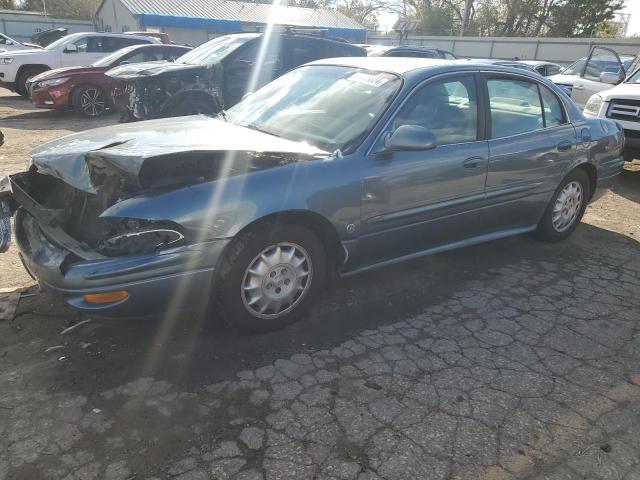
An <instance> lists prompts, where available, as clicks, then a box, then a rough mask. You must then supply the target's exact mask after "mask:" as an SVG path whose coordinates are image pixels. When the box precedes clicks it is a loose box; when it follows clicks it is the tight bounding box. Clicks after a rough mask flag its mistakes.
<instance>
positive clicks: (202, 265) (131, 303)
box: [15, 209, 228, 317]
mask: <svg viewBox="0 0 640 480" xmlns="http://www.w3.org/2000/svg"><path fill="white" fill-rule="evenodd" d="M15 232H16V244H17V247H18V250H19V252H20V256H21V258H22V261H23V263H24V265H25V268H26V269H27V271H28V272H29V273H30V274H31V275H32V276H33V277H35V278H36V279H38V281H39V282H40V284H41V286H42V287H43V288H45V289H46V290H48V291H50V292H52V293H53V294H54V295H56V296H58V297H61V298H62V299H64V301H66V302H67V303H68V304H70V305H71V306H73V307H75V308H77V309H80V310H85V311H91V312H94V313H96V314H99V315H100V316H105V317H116V316H117V317H122V316H136V317H137V316H147V315H158V314H161V313H165V312H168V311H172V310H180V309H183V308H185V307H187V306H188V307H190V308H199V307H202V308H204V307H206V305H207V304H208V302H209V298H210V292H211V289H212V288H213V277H214V275H213V274H214V269H215V264H216V262H217V260H218V258H219V256H220V255H221V254H222V252H223V250H224V248H225V247H226V245H227V243H228V240H217V241H210V242H203V243H199V244H195V245H188V246H183V247H177V248H173V249H166V250H162V251H160V252H155V253H152V254H145V255H131V256H126V257H115V258H105V259H100V260H80V261H78V260H77V258H76V257H74V256H73V255H72V254H71V252H69V251H68V250H66V249H64V248H63V247H61V246H59V245H56V243H55V240H53V239H50V238H48V237H47V236H46V235H45V234H44V233H43V232H42V230H41V229H40V228H39V225H38V223H37V221H36V219H35V218H34V217H32V216H31V215H30V214H29V213H28V212H26V211H25V210H24V209H19V210H18V212H17V214H16V220H15ZM121 290H124V291H126V292H127V293H128V294H129V296H128V297H127V298H126V299H124V300H119V301H117V302H113V303H108V304H95V303H89V302H87V301H85V299H84V295H86V294H91V293H106V292H114V291H121Z"/></svg>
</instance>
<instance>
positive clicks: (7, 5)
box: [0, 0, 16, 10]
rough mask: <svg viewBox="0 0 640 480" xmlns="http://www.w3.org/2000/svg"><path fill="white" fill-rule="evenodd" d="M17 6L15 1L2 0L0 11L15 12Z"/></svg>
mask: <svg viewBox="0 0 640 480" xmlns="http://www.w3.org/2000/svg"><path fill="white" fill-rule="evenodd" d="M15 8H16V5H15V3H13V0H0V9H3V10H15Z"/></svg>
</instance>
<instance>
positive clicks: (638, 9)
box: [620, 0, 640, 35]
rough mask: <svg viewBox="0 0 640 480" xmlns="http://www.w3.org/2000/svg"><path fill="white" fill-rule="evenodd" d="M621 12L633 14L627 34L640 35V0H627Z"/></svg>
mask: <svg viewBox="0 0 640 480" xmlns="http://www.w3.org/2000/svg"><path fill="white" fill-rule="evenodd" d="M620 12H621V13H630V14H631V19H630V21H629V29H628V30H627V35H634V34H635V35H640V0H627V1H626V6H625V7H624V8H623V9H622V10H620Z"/></svg>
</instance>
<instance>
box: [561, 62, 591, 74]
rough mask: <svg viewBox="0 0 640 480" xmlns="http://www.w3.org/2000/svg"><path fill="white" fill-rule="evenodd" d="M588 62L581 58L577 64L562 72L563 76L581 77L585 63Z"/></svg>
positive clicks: (574, 63)
mask: <svg viewBox="0 0 640 480" xmlns="http://www.w3.org/2000/svg"><path fill="white" fill-rule="evenodd" d="M586 61H587V59H586V58H581V59H580V60H578V61H577V62H573V63H572V64H571V65H569V66H568V67H567V68H565V69H564V70H563V71H562V73H561V75H580V74H581V73H582V70H584V62H586Z"/></svg>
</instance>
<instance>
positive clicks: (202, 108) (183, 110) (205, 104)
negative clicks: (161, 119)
mask: <svg viewBox="0 0 640 480" xmlns="http://www.w3.org/2000/svg"><path fill="white" fill-rule="evenodd" d="M219 111H220V106H219V105H218V103H217V102H215V101H214V100H212V99H210V98H204V97H186V98H184V99H180V100H178V101H177V102H176V103H174V104H173V106H172V107H171V108H168V109H167V110H166V112H165V115H164V116H166V117H184V116H186V115H198V114H203V115H215V114H216V113H218V112H219Z"/></svg>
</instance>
